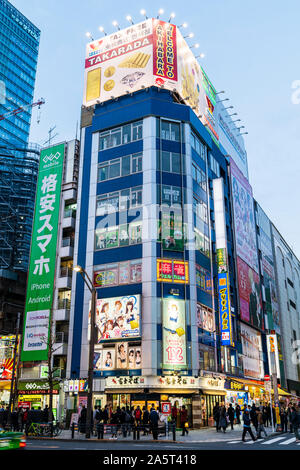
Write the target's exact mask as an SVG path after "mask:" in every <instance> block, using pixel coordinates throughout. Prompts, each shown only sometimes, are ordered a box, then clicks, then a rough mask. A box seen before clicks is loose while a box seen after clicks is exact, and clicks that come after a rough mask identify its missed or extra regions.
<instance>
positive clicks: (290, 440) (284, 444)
mask: <svg viewBox="0 0 300 470" xmlns="http://www.w3.org/2000/svg"><path fill="white" fill-rule="evenodd" d="M295 441H296V438H295V437H292V438H291V439H288V440H287V441H284V442H279V445H280V446H287V445H288V444H291V443H292V442H295Z"/></svg>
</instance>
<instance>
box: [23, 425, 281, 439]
mask: <svg viewBox="0 0 300 470" xmlns="http://www.w3.org/2000/svg"><path fill="white" fill-rule="evenodd" d="M252 430H253V432H254V434H255V429H254V428H253V427H252ZM266 431H267V434H268V436H271V435H272V434H273V433H272V428H266ZM242 432H243V426H242V424H240V425H237V424H236V425H235V426H234V429H233V430H231V428H230V427H229V428H227V429H226V432H225V433H224V432H223V431H219V432H217V431H216V429H215V428H203V429H197V430H189V434H188V435H185V436H182V435H181V431H177V432H176V442H220V441H224V442H225V441H233V440H241V439H242ZM275 434H278V433H275ZM28 439H47V438H39V437H33V438H32V437H30V436H29V437H28ZM48 439H49V438H48ZM53 439H54V440H67V441H69V440H73V441H78V440H80V441H89V440H90V441H95V440H98V439H97V436H92V437H91V438H90V439H86V437H85V434H81V433H79V432H78V431H75V433H74V439H72V432H71V429H69V430H63V431H62V433H61V434H60V435H59V436H57V437H54V438H53ZM102 441H110V442H135V443H138V442H147V441H150V442H152V441H153V436H152V434H148V435H146V436H144V435H143V432H141V433H140V440H134V439H133V433H132V432H131V434H130V436H127V437H126V438H124V437H123V435H122V434H121V435H118V438H117V439H112V438H111V434H104V439H103V440H102ZM158 441H161V442H174V441H173V435H172V432H170V433H169V434H168V435H167V436H164V435H159V436H158Z"/></svg>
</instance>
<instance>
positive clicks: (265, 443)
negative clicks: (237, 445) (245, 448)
mask: <svg viewBox="0 0 300 470" xmlns="http://www.w3.org/2000/svg"><path fill="white" fill-rule="evenodd" d="M282 439H285V437H275V439H270V440H269V441H265V442H262V445H270V444H274V443H275V442H278V441H281V440H282Z"/></svg>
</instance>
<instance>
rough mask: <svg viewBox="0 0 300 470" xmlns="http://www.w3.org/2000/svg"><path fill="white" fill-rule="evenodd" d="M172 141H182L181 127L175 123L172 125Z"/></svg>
mask: <svg viewBox="0 0 300 470" xmlns="http://www.w3.org/2000/svg"><path fill="white" fill-rule="evenodd" d="M171 140H175V141H176V142H179V141H180V125H179V124H178V123H175V122H172V123H171Z"/></svg>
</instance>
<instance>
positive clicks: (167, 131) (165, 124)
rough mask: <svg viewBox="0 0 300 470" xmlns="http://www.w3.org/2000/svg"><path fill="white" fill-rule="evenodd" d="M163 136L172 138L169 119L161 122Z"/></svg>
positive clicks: (167, 138)
mask: <svg viewBox="0 0 300 470" xmlns="http://www.w3.org/2000/svg"><path fill="white" fill-rule="evenodd" d="M161 137H162V139H165V140H170V125H169V123H168V122H167V121H162V123H161Z"/></svg>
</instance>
